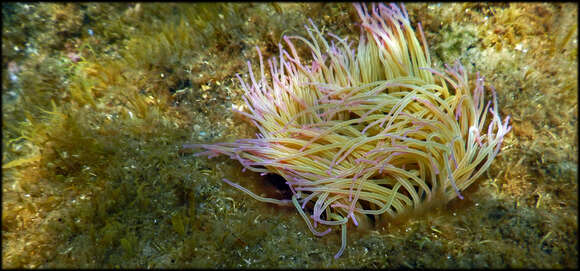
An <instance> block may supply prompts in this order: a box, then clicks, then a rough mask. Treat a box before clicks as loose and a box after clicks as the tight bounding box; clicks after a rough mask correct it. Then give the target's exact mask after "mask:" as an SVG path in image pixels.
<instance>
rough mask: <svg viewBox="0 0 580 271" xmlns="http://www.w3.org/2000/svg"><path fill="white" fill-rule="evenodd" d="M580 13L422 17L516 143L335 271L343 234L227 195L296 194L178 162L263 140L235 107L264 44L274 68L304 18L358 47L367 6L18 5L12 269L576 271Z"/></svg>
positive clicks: (6, 202) (212, 164) (5, 221)
mask: <svg viewBox="0 0 580 271" xmlns="http://www.w3.org/2000/svg"><path fill="white" fill-rule="evenodd" d="M575 7H577V6H575V5H573V4H540V3H533V4H524V3H518V4H509V5H507V4H506V5H497V6H493V5H487V4H441V5H432V4H417V5H412V4H409V5H407V8H408V9H409V14H410V16H411V21H412V22H413V23H417V22H421V23H422V25H423V27H424V29H425V32H426V33H425V34H426V37H427V41H428V43H429V44H431V46H432V55H433V57H435V58H436V60H437V61H438V62H437V63H444V62H448V61H452V60H453V59H454V58H458V57H459V58H460V59H461V61H462V62H464V63H465V64H468V65H467V66H468V67H469V68H470V69H473V70H477V71H480V72H481V73H482V75H484V76H486V78H487V79H486V80H488V81H489V82H491V83H492V84H493V85H494V86H495V88H496V89H497V91H498V99H499V103H500V108H501V111H502V112H501V113H502V115H507V114H509V115H511V116H512V119H513V127H514V132H513V133H512V135H510V136H508V137H506V141H505V142H504V147H503V148H502V149H503V150H502V152H501V154H500V156H498V157H497V159H496V161H494V163H493V164H492V167H491V168H490V170H489V171H488V174H487V176H486V177H482V178H481V180H480V181H479V182H478V184H477V185H474V186H473V188H470V189H468V191H467V193H466V195H465V197H466V200H464V201H459V200H454V201H452V202H450V203H449V204H448V205H445V206H439V207H436V208H434V210H432V211H430V212H427V213H425V214H422V215H420V216H417V217H410V218H407V219H405V220H402V221H393V222H392V223H391V224H387V225H383V226H381V227H377V228H373V227H370V228H359V229H353V228H349V232H351V233H352V235H349V240H348V242H349V246H348V247H347V250H346V251H345V253H344V255H343V256H342V257H341V258H340V259H338V260H334V259H333V257H332V256H333V254H334V252H335V251H336V249H337V247H336V246H337V245H336V244H338V243H339V240H340V236H339V233H331V234H329V237H328V238H317V237H315V236H313V235H312V234H311V233H310V232H309V230H308V229H307V227H306V225H304V223H303V221H302V220H301V219H300V217H299V216H298V214H297V213H296V212H294V211H293V209H292V208H286V207H279V206H272V205H268V204H264V203H260V202H257V201H254V200H252V199H251V198H249V197H247V196H246V195H244V194H241V193H239V192H238V191H237V190H235V189H233V188H231V187H229V186H228V185H226V184H223V183H222V182H221V181H220V179H221V178H228V179H232V180H236V181H239V183H240V184H242V185H244V186H245V187H247V188H248V189H250V190H252V191H257V192H258V193H259V194H263V195H267V196H269V197H275V198H283V197H284V196H285V195H286V193H287V192H288V191H284V189H282V188H280V187H278V186H276V185H274V184H273V181H272V180H269V179H267V178H265V177H261V176H258V175H256V174H253V173H250V172H242V171H241V166H239V165H237V164H236V163H235V161H230V160H228V159H227V158H224V157H220V158H214V159H212V160H208V159H204V158H199V157H195V156H192V155H191V154H190V153H188V152H187V150H185V149H182V148H181V146H182V145H183V144H187V143H196V142H214V141H225V140H233V139H235V138H244V137H252V136H253V130H252V128H250V127H248V126H247V125H246V124H245V123H244V122H243V121H242V120H241V119H239V118H237V117H234V116H233V114H232V113H231V110H230V109H231V107H232V105H238V104H241V90H240V87H239V85H238V82H237V80H235V74H236V73H241V74H245V73H246V72H247V67H246V65H245V62H246V61H247V60H250V61H252V62H255V61H257V54H256V51H255V48H254V47H256V46H258V47H260V48H261V50H262V51H263V52H264V54H265V57H269V56H275V55H276V54H277V43H278V42H280V41H281V36H282V35H305V31H304V28H303V27H302V25H303V24H306V23H307V22H308V18H312V19H313V21H314V22H315V23H316V24H317V25H318V26H320V27H321V29H326V30H330V31H332V32H333V33H335V34H337V35H339V36H343V35H349V36H350V37H352V38H354V39H356V38H358V26H357V25H356V24H355V23H356V22H357V21H356V14H355V13H353V8H352V7H350V6H349V5H347V4H293V3H278V4H168V5H161V4H153V3H152V4H144V3H142V4H122V3H119V4H89V3H86V4H56V3H55V4H52V3H46V4H45V3H40V4H24V3H14V4H6V5H4V4H3V6H2V12H3V20H4V25H3V37H2V39H3V40H2V41H3V43H2V44H3V48H2V52H3V59H2V65H3V74H2V78H3V85H2V86H3V87H2V95H3V107H2V113H3V138H2V147H3V148H2V150H3V154H2V157H3V160H2V163H3V168H4V170H3V173H2V175H3V181H2V188H3V202H2V211H3V212H2V237H3V244H2V245H3V250H2V264H3V266H4V267H8V268H10V267H12V268H15V267H16V268H17V267H28V268H31V267H43V268H51V267H60V268H73V267H89V268H100V267H105V268H131V267H230V268H232V267H233V268H236V267H238V268H239V267H290V268H296V267H310V268H311V267H370V268H373V267H374V268H381V267H382V268H392V267H427V268H430V267H440V268H457V267H459V268H470V267H477V268H481V267H494V268H502V267H504V268H505V267H526V268H534V267H540V268H574V267H577V266H578V262H577V257H578V251H577V229H578V224H577V210H578V209H577V208H578V206H577V202H578V198H577V165H576V164H577V161H578V157H577V139H578V138H577V116H578V111H577V103H576V100H577V92H578V84H577V70H576V67H577V43H576V41H577V30H576V29H577V24H576V21H577V16H578V15H577V9H575ZM522 16H523V17H522ZM486 17H487V18H486ZM521 18H527V20H528V21H525V20H523V19H521ZM560 29H561V30H560ZM89 30H90V31H89ZM90 33H92V34H90ZM490 33H491V34H490ZM548 33H555V34H553V35H554V37H555V38H554V39H552V38H547V35H548ZM75 55H78V56H80V59H76V58H75ZM11 63H12V64H11ZM9 66H11V67H12V68H13V69H14V67H18V70H19V72H12V74H11V71H9V69H8V68H9ZM13 75H16V76H18V80H16V81H15V80H12V79H11V76H13ZM554 104H557V105H559V107H558V110H553V109H552V107H553V105H554ZM10 163H12V164H10ZM349 227H350V226H349Z"/></svg>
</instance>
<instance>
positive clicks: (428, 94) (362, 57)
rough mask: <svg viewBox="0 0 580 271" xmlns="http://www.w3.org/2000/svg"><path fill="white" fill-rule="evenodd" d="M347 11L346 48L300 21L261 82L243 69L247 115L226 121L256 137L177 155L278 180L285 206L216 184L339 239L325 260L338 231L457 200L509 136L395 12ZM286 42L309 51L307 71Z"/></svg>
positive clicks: (473, 89)
mask: <svg viewBox="0 0 580 271" xmlns="http://www.w3.org/2000/svg"><path fill="white" fill-rule="evenodd" d="M355 9H356V10H357V12H358V15H359V16H360V19H361V32H362V33H361V36H360V39H359V43H358V46H357V47H356V48H353V47H351V45H352V42H349V41H348V40H347V39H343V38H340V37H337V36H336V35H333V34H330V33H329V34H328V35H329V37H330V39H329V40H327V39H325V38H324V36H323V34H322V33H321V32H320V31H319V29H318V28H317V27H316V26H315V25H314V24H313V23H312V21H311V22H310V23H311V27H307V29H308V34H309V36H310V39H306V38H303V37H298V36H288V37H284V41H285V42H286V44H287V49H283V48H282V45H279V50H280V54H279V56H278V57H275V58H272V59H270V60H268V66H267V68H268V71H269V75H267V74H265V68H266V67H265V66H264V63H263V59H262V55H261V54H260V77H259V78H256V77H255V76H254V74H253V73H252V68H251V66H250V64H249V63H248V67H249V73H250V74H249V77H250V82H245V81H244V80H242V79H241V78H240V77H239V76H238V78H239V79H240V82H241V86H242V88H243V89H244V91H245V94H244V97H243V98H244V100H245V102H246V106H247V108H246V109H245V110H242V111H238V110H236V109H234V110H235V111H236V112H237V113H239V114H241V115H243V116H245V117H246V118H247V120H248V121H249V122H251V123H252V124H253V125H254V126H255V127H257V128H258V129H259V133H258V134H257V138H253V139H239V140H236V141H235V142H232V143H218V144H192V145H187V146H186V147H189V148H203V149H205V150H204V151H203V152H199V153H197V155H207V156H209V157H213V156H216V155H222V154H225V155H229V156H230V157H231V158H232V159H236V160H238V161H239V162H240V163H241V164H242V165H243V167H244V168H245V169H249V170H251V171H255V172H259V173H262V174H263V175H264V174H278V175H280V176H282V177H283V178H284V179H285V180H286V184H287V185H288V187H289V189H290V190H291V191H292V194H293V195H292V198H291V199H283V200H278V199H272V198H264V197H261V196H259V195H256V194H255V193H253V192H251V191H249V190H247V189H246V188H244V187H242V186H240V185H238V184H236V183H234V182H231V181H229V180H227V179H223V181H224V182H226V183H228V184H230V185H232V186H234V187H236V188H237V189H239V190H241V191H243V192H245V193H246V194H248V195H249V196H251V197H253V198H254V199H256V200H259V201H263V202H267V203H273V204H279V205H294V206H295V207H296V209H297V210H298V213H300V215H301V216H302V218H303V219H304V221H305V222H306V224H307V225H308V228H309V229H310V230H311V231H312V233H314V235H316V236H323V235H325V234H328V233H329V232H330V231H331V229H332V228H335V227H340V228H341V230H342V245H341V248H340V250H339V251H338V253H337V254H336V255H335V258H338V257H340V255H341V254H342V253H343V251H344V249H345V247H346V243H347V238H346V229H347V227H346V226H347V223H349V222H352V223H353V224H354V225H355V226H358V224H359V222H360V221H361V219H367V216H374V217H375V218H377V219H379V218H381V217H385V216H386V217H387V219H390V218H392V217H395V216H397V215H400V214H402V213H404V212H406V211H409V210H414V209H417V208H419V207H420V206H422V205H424V204H426V203H427V202H430V201H433V200H437V201H443V202H447V201H449V200H451V199H453V198H455V197H459V198H460V199H463V196H462V195H461V191H463V190H464V189H466V188H467V187H468V186H469V185H471V184H472V183H473V182H474V181H475V180H476V179H477V178H478V177H479V176H480V175H481V174H482V173H483V172H485V170H487V168H488V167H489V166H490V164H491V162H492V161H493V159H494V157H495V156H496V155H497V154H498V152H499V151H500V146H501V143H502V140H503V138H504V136H505V135H506V134H507V133H508V132H509V131H510V130H511V127H510V126H509V125H508V121H509V117H507V118H506V119H505V121H503V123H502V120H501V118H500V115H499V112H498V104H497V98H496V93H495V91H494V89H493V88H489V87H488V88H487V89H488V90H489V91H491V94H492V97H493V98H492V99H493V100H492V101H489V102H487V103H485V101H484V92H485V89H486V88H485V87H484V79H483V77H481V76H479V74H477V75H476V76H475V78H474V79H472V80H469V76H468V74H467V72H466V71H465V69H464V68H463V67H462V66H461V65H460V64H459V63H458V62H457V63H455V64H454V65H453V66H446V69H445V70H443V71H439V70H436V69H434V68H433V67H432V65H431V61H430V57H429V51H428V49H427V44H426V41H425V37H424V34H423V31H422V29H421V25H420V24H419V25H418V28H419V38H420V41H419V39H418V37H417V35H416V34H415V32H414V31H413V29H412V27H411V24H410V22H409V17H408V15H407V11H406V10H405V7H404V6H403V5H401V7H398V6H396V5H394V4H391V5H390V6H386V5H372V7H371V9H370V10H368V9H367V8H366V6H365V5H355ZM295 41H298V42H302V43H304V45H305V46H306V48H309V49H310V50H311V56H310V55H309V59H308V60H307V59H305V58H303V57H302V56H301V55H299V54H298V50H297V49H296V47H295V45H294V43H293V42H295ZM258 53H259V50H258ZM486 125H487V126H486Z"/></svg>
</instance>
